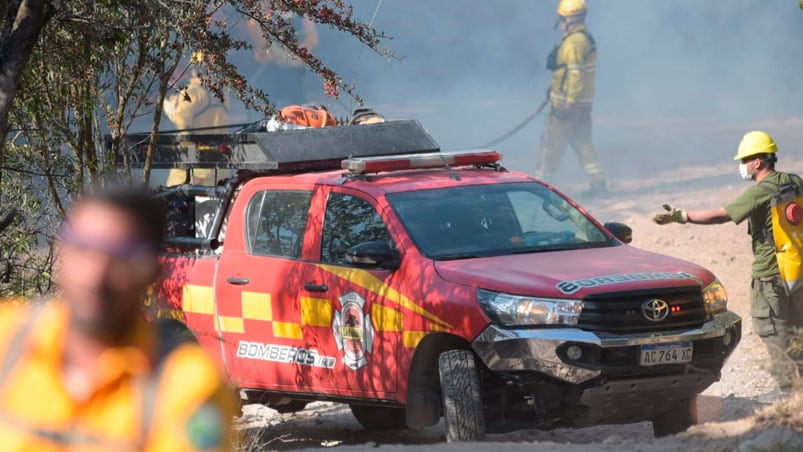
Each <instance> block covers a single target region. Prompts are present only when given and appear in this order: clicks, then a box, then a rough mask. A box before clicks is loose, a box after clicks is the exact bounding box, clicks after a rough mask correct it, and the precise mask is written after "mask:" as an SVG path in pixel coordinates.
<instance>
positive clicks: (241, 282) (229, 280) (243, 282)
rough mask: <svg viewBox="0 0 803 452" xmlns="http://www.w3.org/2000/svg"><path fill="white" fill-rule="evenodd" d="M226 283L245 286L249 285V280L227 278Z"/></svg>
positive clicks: (233, 277)
mask: <svg viewBox="0 0 803 452" xmlns="http://www.w3.org/2000/svg"><path fill="white" fill-rule="evenodd" d="M226 282H227V283H229V284H234V285H236V286H244V285H246V284H248V278H237V277H235V276H229V277H228V278H226Z"/></svg>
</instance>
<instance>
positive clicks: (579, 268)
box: [435, 245, 714, 298]
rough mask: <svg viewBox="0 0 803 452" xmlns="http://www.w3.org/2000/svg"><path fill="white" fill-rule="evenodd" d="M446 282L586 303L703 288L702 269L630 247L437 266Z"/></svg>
mask: <svg viewBox="0 0 803 452" xmlns="http://www.w3.org/2000/svg"><path fill="white" fill-rule="evenodd" d="M435 269H436V270H437V272H438V274H439V275H440V276H441V277H442V278H443V279H445V280H447V281H451V282H454V283H459V284H464V285H469V286H475V287H477V288H480V289H488V290H493V291H497V292H505V293H510V294H515V295H531V296H542V297H557V298H583V297H585V296H588V295H592V294H598V293H609V292H622V291H631V290H643V289H653V288H668V287H681V286H690V285H691V286H704V285H707V284H709V283H711V281H713V280H714V275H713V274H712V273H711V272H710V271H708V270H706V269H705V268H703V267H700V266H699V265H696V264H692V263H691V262H687V261H684V260H681V259H676V258H673V257H669V256H664V255H661V254H656V253H651V252H648V251H643V250H639V249H637V248H633V247H631V246H625V245H621V246H613V247H606V248H592V249H581V250H570V251H549V252H539V253H530V254H514V255H507V256H494V257H484V258H474V259H462V260H453V261H436V262H435Z"/></svg>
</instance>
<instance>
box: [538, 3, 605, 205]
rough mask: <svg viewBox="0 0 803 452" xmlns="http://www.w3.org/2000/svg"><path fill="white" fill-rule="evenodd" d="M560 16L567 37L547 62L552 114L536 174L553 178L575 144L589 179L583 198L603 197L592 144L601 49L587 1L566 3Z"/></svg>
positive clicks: (560, 6)
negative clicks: (593, 32)
mask: <svg viewBox="0 0 803 452" xmlns="http://www.w3.org/2000/svg"><path fill="white" fill-rule="evenodd" d="M557 12H558V16H559V24H560V28H561V30H562V31H563V37H562V38H561V40H560V42H559V43H558V44H557V45H556V46H555V47H554V48H553V49H552V52H550V54H549V57H548V58H547V69H548V70H550V71H552V83H551V85H550V89H549V99H550V106H551V114H550V115H549V118H548V119H547V123H546V128H545V130H544V133H543V135H542V136H541V149H540V151H539V154H538V159H537V162H536V170H535V175H536V177H539V178H542V179H545V180H550V179H552V178H553V177H554V176H555V173H557V171H558V166H559V165H560V161H561V159H562V158H563V154H564V152H565V151H566V146H567V145H571V147H572V149H573V150H574V152H575V153H576V154H577V157H578V158H579V159H580V162H581V164H582V165H583V169H584V170H585V172H586V174H587V175H588V178H589V180H590V184H591V187H590V189H589V190H588V191H587V192H584V194H592V195H595V196H600V195H604V194H605V192H606V184H605V173H604V172H603V170H602V167H601V166H600V164H599V161H598V159H597V153H596V150H595V149H594V145H593V144H592V141H591V102H592V100H593V98H594V76H595V72H596V66H597V46H596V42H595V41H594V38H593V37H592V36H591V33H590V32H589V31H588V28H587V27H586V24H585V17H586V12H587V8H586V4H585V0H561V1H560V3H559V4H558V11H557Z"/></svg>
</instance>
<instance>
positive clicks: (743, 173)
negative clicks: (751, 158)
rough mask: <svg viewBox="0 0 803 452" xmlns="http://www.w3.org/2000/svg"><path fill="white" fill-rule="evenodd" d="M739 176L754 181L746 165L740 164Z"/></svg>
mask: <svg viewBox="0 0 803 452" xmlns="http://www.w3.org/2000/svg"><path fill="white" fill-rule="evenodd" d="M739 175H740V176H742V179H744V180H753V175H752V174H750V173H749V172H748V171H747V164H746V163H740V164H739Z"/></svg>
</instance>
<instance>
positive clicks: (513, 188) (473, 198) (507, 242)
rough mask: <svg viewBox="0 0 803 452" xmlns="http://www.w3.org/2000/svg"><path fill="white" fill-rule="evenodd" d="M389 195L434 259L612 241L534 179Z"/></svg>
mask: <svg viewBox="0 0 803 452" xmlns="http://www.w3.org/2000/svg"><path fill="white" fill-rule="evenodd" d="M386 198H387V199H388V202H389V203H390V205H391V207H392V208H393V210H394V211H395V212H396V214H397V215H398V216H399V218H400V219H401V222H402V224H403V225H404V227H405V228H406V229H407V232H408V233H409V234H410V237H411V238H412V239H413V242H415V244H416V246H417V247H418V249H419V250H420V251H421V253H423V254H424V255H425V256H427V257H429V258H432V259H440V260H445V259H465V258H471V257H484V256H499V255H506V254H519V253H534V252H540V251H554V250H572V249H579V248H596V247H603V246H611V245H613V242H612V241H611V240H610V239H609V238H608V237H607V236H606V234H605V233H603V232H602V231H601V230H600V229H599V228H598V227H597V226H596V225H594V223H592V222H591V221H590V220H589V219H588V218H587V217H586V216H585V215H583V213H581V212H580V211H579V210H577V209H576V208H574V207H573V206H572V205H571V204H569V203H568V202H567V201H566V200H565V199H564V198H562V197H561V196H560V195H558V194H556V193H554V192H553V191H551V190H549V189H548V188H546V187H544V186H543V185H541V184H537V183H534V182H533V183H516V184H492V185H472V186H464V187H454V188H441V189H433V190H420V191H411V192H404V193H393V194H389V195H387V196H386Z"/></svg>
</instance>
